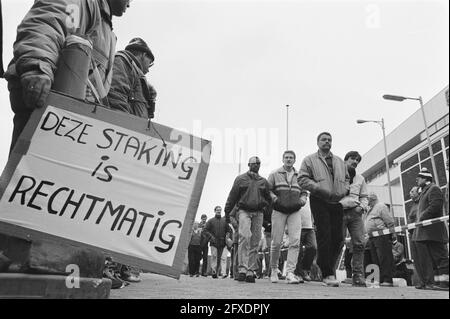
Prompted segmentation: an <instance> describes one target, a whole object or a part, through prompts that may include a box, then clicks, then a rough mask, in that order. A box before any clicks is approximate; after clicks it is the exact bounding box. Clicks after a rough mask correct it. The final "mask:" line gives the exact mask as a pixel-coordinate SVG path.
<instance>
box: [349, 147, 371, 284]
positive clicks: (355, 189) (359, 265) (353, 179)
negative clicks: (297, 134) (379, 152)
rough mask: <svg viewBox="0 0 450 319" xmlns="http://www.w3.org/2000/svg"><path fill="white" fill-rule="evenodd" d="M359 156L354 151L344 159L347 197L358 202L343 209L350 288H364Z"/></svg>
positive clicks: (364, 203) (364, 199) (364, 196)
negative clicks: (350, 252) (349, 257)
mask: <svg viewBox="0 0 450 319" xmlns="http://www.w3.org/2000/svg"><path fill="white" fill-rule="evenodd" d="M361 159H362V157H361V155H360V154H359V153H358V152H356V151H351V152H348V153H347V154H346V155H345V157H344V161H345V166H346V167H347V171H348V173H349V175H350V194H349V195H348V197H350V198H353V199H354V200H355V201H358V202H359V204H358V206H356V207H353V208H347V207H344V234H345V233H346V229H348V232H349V233H350V238H351V245H352V248H353V256H352V261H351V264H352V286H354V287H365V286H366V283H365V280H364V269H363V267H364V222H363V220H362V214H363V213H364V212H366V211H367V210H368V203H369V200H368V196H369V193H368V191H367V184H366V181H365V179H364V177H363V176H362V175H360V174H357V173H356V168H357V167H358V164H359V163H360V162H361Z"/></svg>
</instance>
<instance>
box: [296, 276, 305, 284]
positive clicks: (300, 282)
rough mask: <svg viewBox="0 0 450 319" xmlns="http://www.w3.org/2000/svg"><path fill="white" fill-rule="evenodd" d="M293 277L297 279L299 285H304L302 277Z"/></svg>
mask: <svg viewBox="0 0 450 319" xmlns="http://www.w3.org/2000/svg"><path fill="white" fill-rule="evenodd" d="M295 277H296V278H297V280H298V283H299V284H303V283H305V281H304V280H303V277H302V276H300V275H298V276H295Z"/></svg>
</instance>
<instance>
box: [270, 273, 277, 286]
mask: <svg viewBox="0 0 450 319" xmlns="http://www.w3.org/2000/svg"><path fill="white" fill-rule="evenodd" d="M270 282H271V283H273V284H275V283H277V282H278V273H277V272H276V271H275V270H272V274H271V275H270Z"/></svg>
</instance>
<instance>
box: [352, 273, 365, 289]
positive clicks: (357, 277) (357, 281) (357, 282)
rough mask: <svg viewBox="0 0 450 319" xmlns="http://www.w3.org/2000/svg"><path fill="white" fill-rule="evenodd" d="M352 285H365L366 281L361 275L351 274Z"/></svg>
mask: <svg viewBox="0 0 450 319" xmlns="http://www.w3.org/2000/svg"><path fill="white" fill-rule="evenodd" d="M352 287H366V281H365V280H364V277H363V276H362V275H353V278H352Z"/></svg>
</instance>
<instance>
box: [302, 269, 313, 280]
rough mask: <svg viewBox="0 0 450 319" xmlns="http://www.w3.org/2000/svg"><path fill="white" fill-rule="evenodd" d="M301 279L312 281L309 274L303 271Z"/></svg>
mask: <svg viewBox="0 0 450 319" xmlns="http://www.w3.org/2000/svg"><path fill="white" fill-rule="evenodd" d="M302 277H303V279H304V280H305V281H308V282H309V281H312V278H311V275H310V274H309V272H307V271H304V272H303V273H302Z"/></svg>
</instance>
